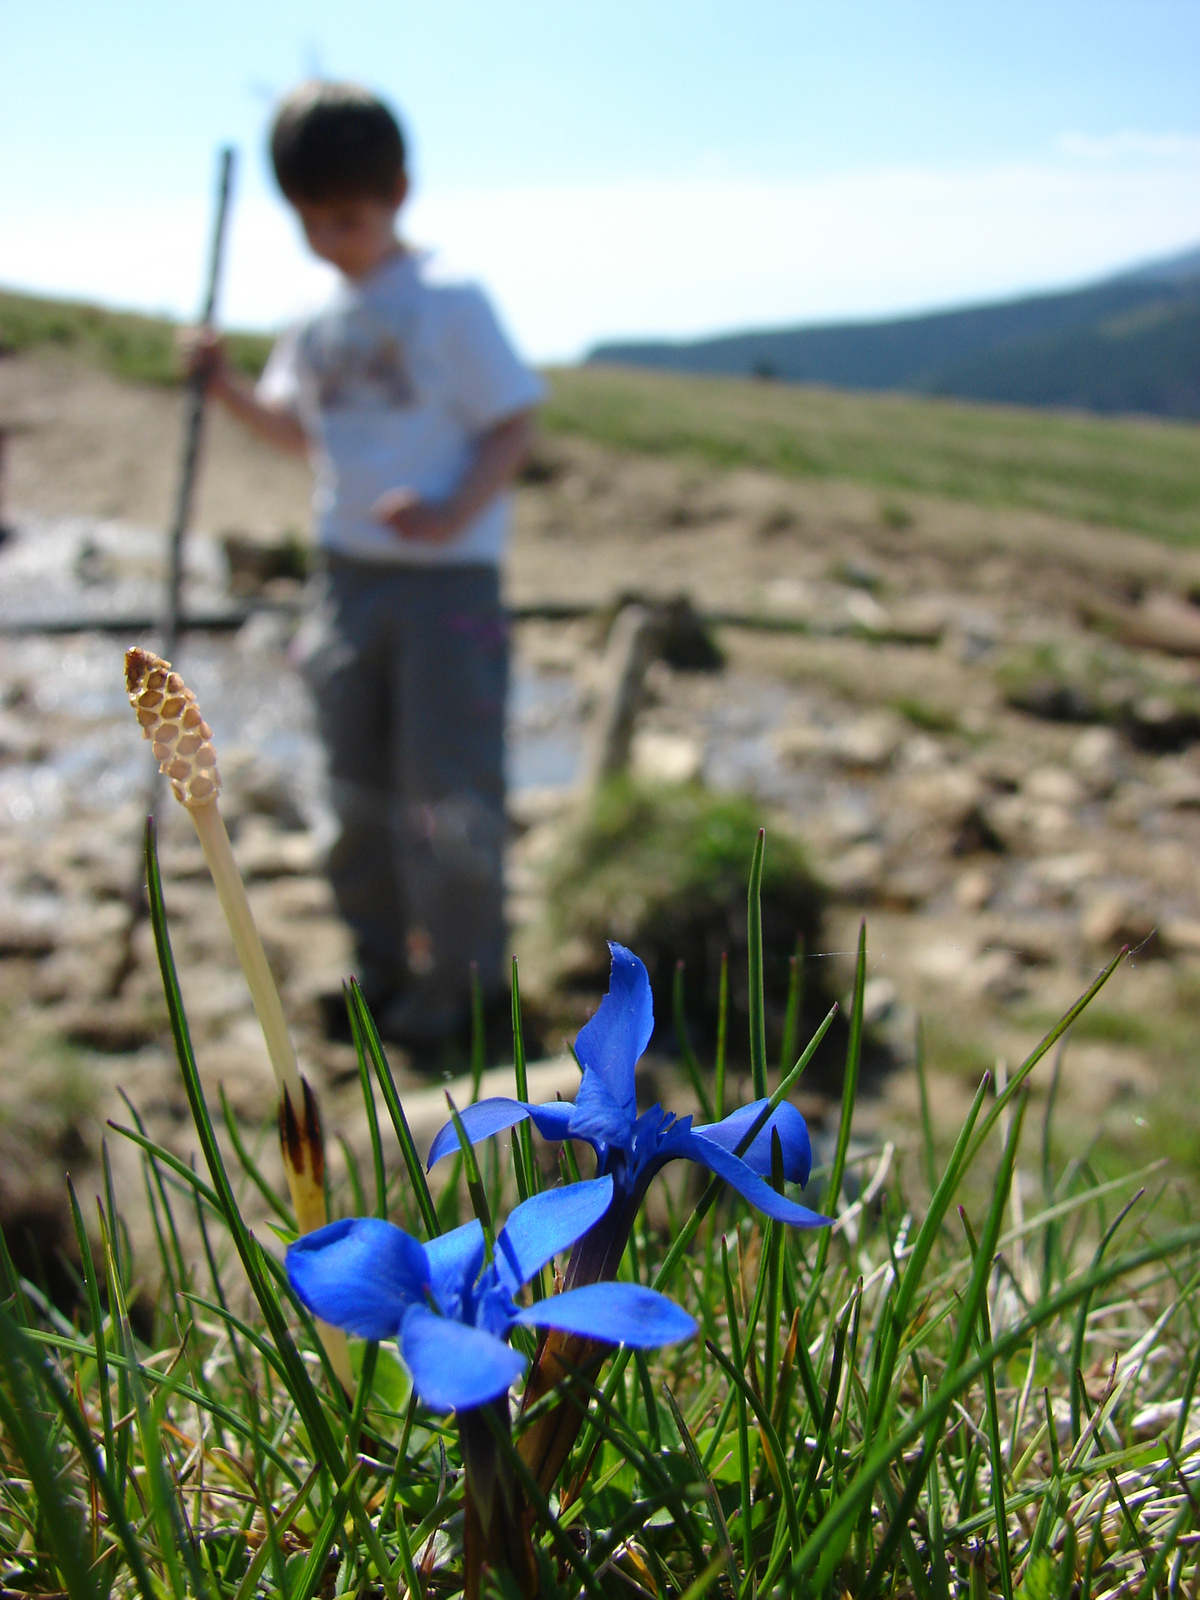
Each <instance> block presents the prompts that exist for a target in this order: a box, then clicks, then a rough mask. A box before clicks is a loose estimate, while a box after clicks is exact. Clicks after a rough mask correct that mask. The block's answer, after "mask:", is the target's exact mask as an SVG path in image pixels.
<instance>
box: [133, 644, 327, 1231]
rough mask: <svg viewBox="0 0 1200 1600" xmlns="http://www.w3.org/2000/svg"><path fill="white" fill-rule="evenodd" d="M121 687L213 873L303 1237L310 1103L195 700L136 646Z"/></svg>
mask: <svg viewBox="0 0 1200 1600" xmlns="http://www.w3.org/2000/svg"><path fill="white" fill-rule="evenodd" d="M125 687H126V690H127V691H128V694H129V703H130V705H132V707H133V709H134V713H135V715H136V716H137V719H138V723H139V724H140V726H141V730H142V737H143V738H145V739H149V740H150V742H151V744H152V746H153V749H154V754H155V757H156V759H157V761H158V767H159V771H160V772H162V773H163V774H164V775H165V776H166V777H167V778H169V779H170V783H171V789H172V791H173V793H174V795H175V798H176V799H177V800H178V801H180V803H181V804H182V805H183V806H184V808H185V809H186V811H187V812H188V815H189V816H190V817H191V819H192V822H193V823H194V825H195V828H196V833H197V835H198V837H199V839H200V844H201V847H202V849H203V851H204V856H205V859H206V861H207V862H208V866H209V870H210V871H211V872H212V876H213V883H214V885H215V886H216V890H217V897H218V899H219V900H220V902H221V909H222V910H223V911H224V913H225V920H226V921H227V922H228V924H229V931H230V934H231V935H232V937H233V943H234V948H235V949H236V951H237V955H238V960H239V961H240V963H241V966H242V971H243V972H244V973H245V975H246V982H247V984H248V985H249V987H250V994H251V997H252V999H253V1001H254V1009H255V1010H256V1011H257V1013H258V1019H259V1022H260V1023H261V1024H262V1030H263V1036H264V1038H265V1039H266V1043H267V1053H268V1054H269V1055H270V1058H271V1066H272V1067H273V1069H274V1072H275V1079H276V1082H277V1083H278V1085H279V1091H280V1099H279V1135H280V1144H281V1146H282V1149H283V1162H284V1169H285V1171H286V1173H287V1180H288V1188H289V1189H290V1191H291V1195H292V1204H293V1206H294V1208H295V1211H296V1222H297V1225H298V1226H299V1228H300V1231H301V1233H310V1232H311V1231H312V1230H313V1229H314V1228H319V1227H322V1226H323V1225H324V1223H325V1216H326V1213H325V1191H324V1173H325V1157H324V1147H323V1141H322V1136H321V1123H320V1118H319V1116H318V1113H317V1102H316V1099H315V1097H314V1095H313V1092H312V1090H311V1089H310V1088H309V1086H308V1084H307V1083H305V1082H304V1080H303V1079H302V1078H301V1076H300V1069H299V1067H298V1066H297V1064H296V1056H295V1052H294V1050H293V1049H292V1041H291V1036H290V1034H289V1033H288V1030H287V1025H286V1023H285V1021H284V1016H283V1006H282V1004H281V1002H280V999H279V991H278V989H277V988H276V986H275V980H274V978H273V977H272V975H271V969H270V967H269V966H268V964H267V958H266V953H265V952H264V950H263V947H262V940H261V939H260V937H259V934H258V929H257V928H256V927H255V925H254V918H253V916H252V915H251V912H250V903H249V901H248V900H247V898H246V890H245V886H244V885H243V883H242V878H241V874H240V872H239V871H238V868H237V863H236V862H235V861H234V858H233V850H232V848H231V847H230V843H229V835H228V833H226V831H225V823H224V821H223V819H222V817H221V811H220V807H219V806H218V804H217V800H218V796H219V795H220V791H221V776H220V772H219V771H218V768H217V752H216V750H215V749H214V747H213V742H212V729H211V728H210V727H209V725H208V723H207V722H205V720H204V718H203V716H202V715H201V714H200V707H199V706H198V705H197V704H196V697H195V695H194V694H193V693H192V691H191V690H190V689H189V688H188V687H187V685H186V684H185V683H184V681H183V679H182V678H181V677H180V675H179V673H177V672H173V671H172V670H171V663H170V662H169V661H164V660H163V659H162V657H161V656H156V655H152V654H151V653H150V652H149V651H148V650H140V649H137V648H136V647H135V648H134V649H132V650H127V651H126V652H125Z"/></svg>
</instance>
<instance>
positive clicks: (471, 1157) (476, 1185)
mask: <svg viewBox="0 0 1200 1600" xmlns="http://www.w3.org/2000/svg"><path fill="white" fill-rule="evenodd" d="M446 1104H447V1106H448V1107H449V1108H450V1120H451V1122H453V1124H454V1132H455V1134H456V1135H457V1137H458V1147H459V1149H460V1150H461V1152H462V1160H463V1168H464V1170H465V1172H466V1174H467V1193H468V1194H469V1195H470V1197H471V1205H472V1207H473V1208H474V1211H475V1215H476V1216H477V1217H478V1218H479V1223H480V1226H481V1227H482V1228H483V1241H484V1247H485V1249H486V1252H487V1259H488V1260H489V1261H490V1260H491V1259H492V1257H493V1256H494V1255H495V1253H496V1229H495V1226H494V1224H493V1222H492V1213H491V1208H490V1207H489V1205H488V1200H487V1194H486V1193H485V1192H484V1187H483V1179H482V1178H481V1177H480V1174H479V1162H478V1161H477V1160H476V1159H475V1151H474V1148H473V1147H472V1144H471V1141H470V1139H468V1138H467V1130H466V1129H465V1128H464V1127H463V1124H462V1118H461V1117H460V1116H459V1114H458V1107H457V1106H456V1105H455V1104H454V1101H453V1100H452V1099H451V1097H450V1095H449V1093H447V1095H446Z"/></svg>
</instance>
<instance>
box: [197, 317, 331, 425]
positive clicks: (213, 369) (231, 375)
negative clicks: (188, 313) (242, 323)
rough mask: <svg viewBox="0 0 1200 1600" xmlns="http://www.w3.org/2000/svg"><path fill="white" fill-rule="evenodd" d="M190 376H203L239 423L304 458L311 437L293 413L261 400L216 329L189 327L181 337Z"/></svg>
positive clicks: (206, 384)
mask: <svg viewBox="0 0 1200 1600" xmlns="http://www.w3.org/2000/svg"><path fill="white" fill-rule="evenodd" d="M180 349H181V351H182V354H183V358H184V364H185V366H186V369H187V373H188V376H189V377H195V376H196V375H197V374H199V376H200V377H202V378H203V380H204V387H205V393H206V394H209V395H212V396H213V397H214V398H215V399H217V400H219V401H220V402H221V404H222V405H223V406H224V407H225V408H226V410H228V411H231V412H232V413H233V415H234V416H235V417H237V418H238V420H239V421H241V422H244V423H245V424H246V426H247V427H248V428H250V429H251V430H252V431H253V432H254V433H256V434H258V436H259V438H260V439H265V440H266V442H267V443H268V444H273V445H274V446H275V447H276V448H277V449H279V450H287V451H289V452H291V453H292V454H294V455H304V454H306V453H307V450H308V437H307V435H306V434H305V432H304V429H303V428H302V427H301V425H300V421H299V419H298V418H297V417H296V416H295V414H294V413H293V412H291V411H288V410H286V409H284V408H282V407H279V406H272V405H269V404H268V403H267V402H266V401H264V400H260V399H259V398H258V395H257V394H256V393H255V390H254V385H253V384H252V383H251V382H250V381H249V379H248V378H244V377H243V376H242V374H241V373H240V372H236V371H235V370H234V369H233V367H231V366H230V364H229V357H228V355H227V354H226V351H225V345H224V343H223V342H222V340H221V338H220V336H219V335H218V334H217V333H216V332H215V331H214V330H213V329H212V328H189V329H187V331H186V332H185V333H184V334H182V335H181V337H180Z"/></svg>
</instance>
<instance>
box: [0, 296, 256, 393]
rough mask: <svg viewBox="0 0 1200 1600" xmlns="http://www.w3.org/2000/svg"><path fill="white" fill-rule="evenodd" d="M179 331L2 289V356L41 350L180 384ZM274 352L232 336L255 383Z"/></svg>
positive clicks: (135, 316) (238, 358)
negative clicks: (268, 356) (64, 351)
mask: <svg viewBox="0 0 1200 1600" xmlns="http://www.w3.org/2000/svg"><path fill="white" fill-rule="evenodd" d="M176 327H177V324H176V323H174V322H171V321H169V320H168V319H167V318H166V317H146V316H142V315H140V314H139V313H137V312H134V311H109V310H108V309H106V308H105V307H103V306H94V305H87V304H85V303H83V302H82V301H76V300H49V299H42V298H39V297H38V296H35V295H28V294H17V293H14V292H13V291H12V290H5V289H0V353H11V354H17V353H19V352H20V351H22V350H31V349H34V348H37V347H43V348H52V349H59V350H70V351H73V352H74V353H76V354H78V355H81V356H84V357H85V358H86V359H87V360H89V361H92V362H94V363H95V364H96V365H97V366H99V367H102V368H103V369H104V370H105V371H106V372H111V373H112V374H113V376H114V377H117V378H127V379H129V380H130V381H131V382H135V383H178V382H179V361H178V358H177V357H176V354H175V330H176ZM270 348H271V339H270V338H269V337H267V336H266V335H264V334H258V333H231V334H230V335H229V349H230V353H231V355H232V357H233V360H234V362H235V364H236V365H237V366H238V367H240V368H241V369H242V371H244V372H246V373H248V374H249V375H250V376H252V377H254V376H257V374H258V373H259V372H261V371H262V368H263V363H264V362H265V361H266V359H267V353H268V351H269V350H270Z"/></svg>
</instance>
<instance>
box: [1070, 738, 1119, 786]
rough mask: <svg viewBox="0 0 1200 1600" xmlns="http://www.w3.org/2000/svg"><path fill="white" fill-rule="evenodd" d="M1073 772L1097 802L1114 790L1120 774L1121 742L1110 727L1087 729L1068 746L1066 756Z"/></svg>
mask: <svg viewBox="0 0 1200 1600" xmlns="http://www.w3.org/2000/svg"><path fill="white" fill-rule="evenodd" d="M1068 760H1069V762H1070V764H1071V767H1072V769H1073V771H1075V772H1076V773H1077V774H1078V775H1079V777H1080V778H1081V779H1082V780H1083V782H1084V783H1085V784H1086V785H1087V787H1088V789H1089V790H1090V791H1091V792H1092V794H1094V795H1095V796H1096V797H1097V798H1098V799H1106V798H1107V797H1108V796H1109V795H1110V794H1111V793H1112V792H1113V790H1114V789H1115V788H1116V786H1117V783H1118V782H1119V780H1120V777H1121V773H1122V771H1123V767H1124V763H1123V761H1122V759H1121V741H1120V739H1118V737H1117V735H1116V734H1115V733H1114V732H1113V730H1112V729H1111V728H1089V729H1088V730H1087V732H1086V733H1081V734H1080V735H1079V737H1078V739H1076V741H1075V743H1074V744H1073V745H1072V746H1071V752H1070V755H1069V756H1068Z"/></svg>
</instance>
